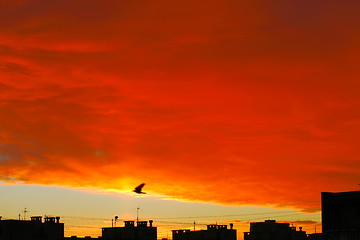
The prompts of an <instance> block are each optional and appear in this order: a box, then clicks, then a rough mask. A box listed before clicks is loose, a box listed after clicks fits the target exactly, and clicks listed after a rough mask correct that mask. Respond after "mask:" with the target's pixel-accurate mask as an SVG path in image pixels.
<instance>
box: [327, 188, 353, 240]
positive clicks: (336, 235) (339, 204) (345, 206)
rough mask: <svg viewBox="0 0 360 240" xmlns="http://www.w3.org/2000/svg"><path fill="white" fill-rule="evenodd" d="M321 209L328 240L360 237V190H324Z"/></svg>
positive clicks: (349, 239)
mask: <svg viewBox="0 0 360 240" xmlns="http://www.w3.org/2000/svg"><path fill="white" fill-rule="evenodd" d="M321 210H322V232H323V234H324V237H325V239H326V240H359V239H360V191H352V192H338V193H332V192H322V193H321Z"/></svg>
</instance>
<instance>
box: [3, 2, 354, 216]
mask: <svg viewBox="0 0 360 240" xmlns="http://www.w3.org/2000/svg"><path fill="white" fill-rule="evenodd" d="M359 7H360V5H359V3H358V2H356V1H348V2H346V3H339V2H337V1H328V2H327V3H326V4H324V3H321V4H320V3H317V4H315V3H311V4H310V3H298V2H291V1H290V2H288V3H266V2H265V3H260V2H257V1H255V2H253V3H252V4H243V3H238V2H235V1H230V0H229V1H225V2H222V3H219V2H213V1H210V2H209V1H206V3H205V2H198V3H190V2H189V1H181V2H171V3H170V2H166V1H162V4H160V3H159V4H157V5H153V4H151V3H146V2H143V1H137V2H126V3H125V2H121V1H120V2H119V1H110V0H109V1H105V2H101V3H100V2H98V1H87V2H86V5H85V4H84V3H83V2H82V1H61V2H56V3H55V2H52V3H49V2H48V1H43V0H33V1H14V2H12V3H11V2H8V1H2V3H1V8H0V9H1V10H0V12H1V14H0V16H1V17H0V27H1V29H2V30H1V38H0V53H1V57H0V90H1V96H0V114H1V118H0V142H1V144H0V164H1V165H0V175H1V178H2V179H3V180H4V181H13V180H18V181H24V182H26V183H42V184H57V185H71V186H92V187H100V188H108V189H119V190H128V189H130V188H132V187H133V185H135V184H137V183H139V182H143V181H144V182H147V183H148V191H150V192H154V193H158V194H165V195H169V196H172V197H175V198H181V199H188V200H199V201H214V202H218V203H224V204H252V205H253V204H257V205H272V206H279V207H281V206H289V207H295V208H299V209H302V210H304V211H316V210H317V209H319V206H320V204H319V198H320V196H319V195H320V192H321V191H341V190H351V189H354V188H355V186H356V185H357V183H358V178H359V176H358V172H359V168H360V164H359V159H358V156H359V150H358V147H357V143H358V142H359V136H360V135H359V123H360V114H359V111H357V109H358V108H359V105H360V99H359V96H360V94H359V89H360V88H359V81H358V79H359V71H358V70H357V69H356V68H355V67H356V66H357V63H358V59H357V56H358V54H359V47H358V44H357V42H358V41H357V40H359V34H358V31H356V30H357V29H358V27H359V17H358V14H357V13H358V11H357V10H359ZM334 9H336V11H333V10H334Z"/></svg>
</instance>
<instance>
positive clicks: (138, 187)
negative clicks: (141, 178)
mask: <svg viewBox="0 0 360 240" xmlns="http://www.w3.org/2000/svg"><path fill="white" fill-rule="evenodd" d="M144 185H145V183H142V184H140V185H139V186H137V187H136V188H135V189H134V190H133V192H135V193H138V194H145V193H146V192H142V191H141V189H142V188H143V187H144Z"/></svg>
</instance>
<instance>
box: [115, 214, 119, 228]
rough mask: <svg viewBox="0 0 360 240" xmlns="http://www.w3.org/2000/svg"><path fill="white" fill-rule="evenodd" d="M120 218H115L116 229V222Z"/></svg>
mask: <svg viewBox="0 0 360 240" xmlns="http://www.w3.org/2000/svg"><path fill="white" fill-rule="evenodd" d="M118 218H119V217H118V216H115V227H116V221H117V220H118Z"/></svg>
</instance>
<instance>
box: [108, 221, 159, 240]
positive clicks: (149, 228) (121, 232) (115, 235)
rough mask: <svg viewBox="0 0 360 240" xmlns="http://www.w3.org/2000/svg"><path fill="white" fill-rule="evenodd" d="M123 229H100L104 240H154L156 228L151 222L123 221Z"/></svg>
mask: <svg viewBox="0 0 360 240" xmlns="http://www.w3.org/2000/svg"><path fill="white" fill-rule="evenodd" d="M124 224H125V225H124V227H111V228H110V227H109V228H102V239H104V240H156V238H157V228H156V227H154V226H153V225H152V224H153V221H152V220H150V221H149V225H148V222H147V221H137V222H136V226H135V221H124Z"/></svg>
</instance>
